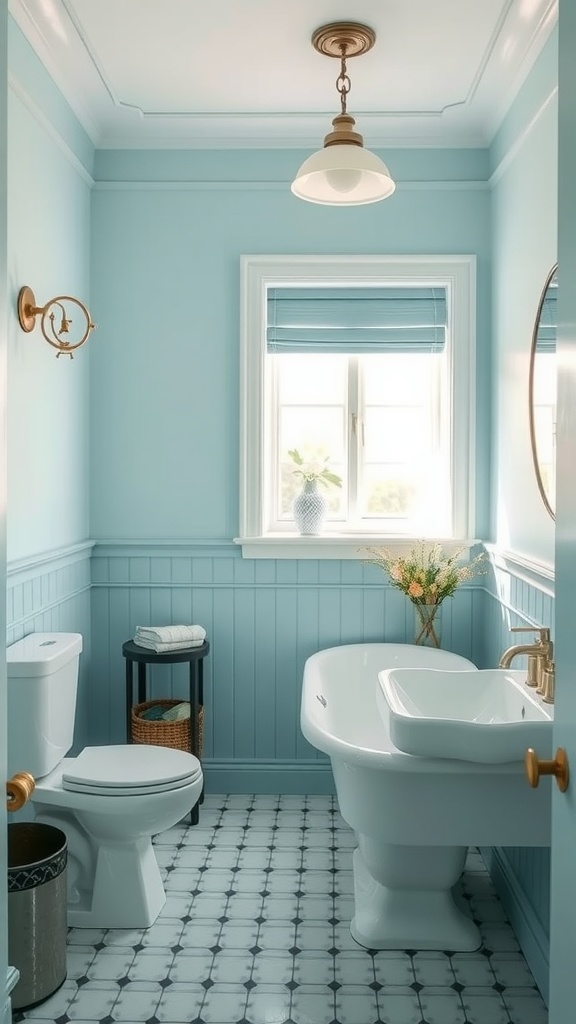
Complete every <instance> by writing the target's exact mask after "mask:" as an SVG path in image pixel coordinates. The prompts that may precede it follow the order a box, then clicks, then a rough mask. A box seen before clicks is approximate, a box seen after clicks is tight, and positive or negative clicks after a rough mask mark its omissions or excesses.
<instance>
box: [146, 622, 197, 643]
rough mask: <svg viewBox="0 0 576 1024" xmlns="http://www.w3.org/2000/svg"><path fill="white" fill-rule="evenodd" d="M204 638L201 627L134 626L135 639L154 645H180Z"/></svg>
mask: <svg viewBox="0 0 576 1024" xmlns="http://www.w3.org/2000/svg"><path fill="white" fill-rule="evenodd" d="M205 636H206V630H205V629H204V627H203V626H136V636H135V637H134V639H136V637H142V638H143V639H144V640H152V641H153V642H154V643H156V644H175V643H182V642H183V641H184V640H187V641H191V640H199V641H200V642H201V643H202V641H203V640H204V638H205Z"/></svg>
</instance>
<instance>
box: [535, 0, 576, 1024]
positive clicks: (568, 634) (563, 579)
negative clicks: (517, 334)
mask: <svg viewBox="0 0 576 1024" xmlns="http://www.w3.org/2000/svg"><path fill="white" fill-rule="evenodd" d="M559 17H560V31H559V40H560V43H559V46H560V75H559V133H558V134H559V154H558V155H559V159H558V167H559V195H558V211H559V224H558V263H559V274H558V281H559V285H558V328H559V330H558V341H559V344H558V412H557V434H556V437H557V480H558V492H557V498H556V553H555V559H556V669H557V695H556V710H555V717H556V725H555V729H554V739H555V748H556V747H564V749H565V750H566V753H567V755H568V763H569V767H570V769H571V771H572V778H571V781H570V784H569V787H568V789H567V791H566V793H561V792H559V790H558V789H557V787H556V785H555V783H554V781H553V780H550V779H544V780H543V782H541V783H540V784H541V785H552V786H553V789H554V793H553V804H552V893H551V897H552V900H551V904H552V905H551V922H550V926H551V942H550V1018H549V1024H568V1022H569V1021H572V1020H574V1019H575V1010H574V975H575V971H576V959H575V951H576V645H575V643H574V637H575V635H576V613H575V604H576V602H575V598H576V61H575V60H574V52H575V50H576V4H575V3H574V0H560V14H559Z"/></svg>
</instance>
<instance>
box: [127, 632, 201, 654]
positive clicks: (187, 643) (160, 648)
mask: <svg viewBox="0 0 576 1024" xmlns="http://www.w3.org/2000/svg"><path fill="white" fill-rule="evenodd" d="M134 643H135V644H137V646H138V647H145V648H146V650H147V651H154V653H155V654H168V651H189V650H190V648H191V647H202V644H203V643H204V641H203V640H182V641H180V643H174V644H157V643H155V642H154V641H153V640H146V639H145V638H144V637H141V636H140V635H139V634H138V633H136V635H135V637H134Z"/></svg>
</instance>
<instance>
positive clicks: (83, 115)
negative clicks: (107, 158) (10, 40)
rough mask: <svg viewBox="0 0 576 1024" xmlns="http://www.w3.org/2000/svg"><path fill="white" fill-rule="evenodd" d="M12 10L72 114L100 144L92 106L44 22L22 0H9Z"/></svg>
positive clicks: (91, 137)
mask: <svg viewBox="0 0 576 1024" xmlns="http://www.w3.org/2000/svg"><path fill="white" fill-rule="evenodd" d="M8 9H9V12H10V15H11V16H12V17H13V19H14V21H15V22H16V24H17V25H18V27H19V28H20V30H21V31H22V33H23V35H24V37H25V38H26V39H27V40H28V42H29V43H30V45H31V47H32V49H33V50H34V51H35V52H36V54H37V55H38V57H39V59H40V60H41V62H42V64H43V65H44V67H45V68H46V70H47V72H48V74H49V75H50V78H51V79H52V81H53V82H54V84H55V85H56V86H57V87H58V89H59V91H60V92H61V93H62V96H63V97H64V99H65V101H66V103H67V104H68V106H69V107H70V109H71V110H72V113H73V114H74V115H75V117H76V118H77V120H78V121H79V122H80V124H81V125H82V127H83V128H84V131H85V132H86V134H87V135H88V137H89V138H90V141H91V142H92V143H93V144H94V145H95V146H96V145H97V144H98V127H97V124H96V120H95V119H94V117H93V115H92V113H91V112H90V110H89V108H88V106H87V105H86V104H85V103H84V102H83V101H82V99H81V94H80V91H79V90H78V89H75V88H74V83H71V82H70V80H69V77H68V75H66V74H64V73H63V71H62V68H61V67H60V65H59V63H58V61H57V60H56V59H55V56H54V51H53V50H52V48H51V46H50V43H49V41H48V40H47V39H46V37H45V35H44V32H43V31H42V29H41V27H40V25H39V24H38V22H37V21H36V19H35V18H33V16H32V14H31V13H30V10H29V9H28V8H27V7H26V6H25V5H24V4H23V3H22V0H8Z"/></svg>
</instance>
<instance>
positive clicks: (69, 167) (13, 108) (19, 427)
mask: <svg viewBox="0 0 576 1024" xmlns="http://www.w3.org/2000/svg"><path fill="white" fill-rule="evenodd" d="M9 54H10V92H9V115H8V117H9V120H8V130H9V140H10V141H9V178H8V201H9V218H8V292H9V311H10V312H9V323H8V377H9V397H8V495H9V499H8V560H9V562H11V561H12V560H19V559H22V558H28V557H30V556H32V555H37V554H41V553H43V552H45V551H47V550H51V549H55V548H61V547H64V546H66V545H68V544H71V543H76V542H78V541H82V540H86V539H87V537H88V535H89V510H88V366H89V362H88V359H89V357H88V349H87V348H84V349H80V350H79V351H78V352H77V353H76V354H75V356H74V359H73V360H71V359H69V358H65V357H63V356H61V357H60V358H58V359H57V358H56V353H55V351H54V349H52V348H50V346H49V345H47V344H46V342H44V341H43V340H42V338H41V334H40V330H39V328H36V330H35V331H34V332H33V333H32V334H25V333H24V332H23V331H21V330H20V327H19V325H18V322H17V318H16V297H17V295H18V291H19V289H20V288H21V287H22V285H24V284H28V285H30V286H31V287H32V288H33V289H34V292H35V295H36V299H37V301H38V304H39V305H42V304H43V303H44V302H46V301H47V300H48V299H49V298H50V297H52V296H54V295H62V294H71V295H77V296H79V297H80V298H82V299H84V300H85V301H89V299H90V263H89V230H90V178H89V176H88V174H87V172H86V170H85V168H84V166H83V164H82V163H81V162H80V160H79V157H78V154H80V156H81V157H82V158H83V159H85V158H86V153H85V135H84V133H83V132H82V131H81V129H80V128H79V126H78V125H77V126H76V134H75V135H74V136H73V134H72V128H73V120H72V115H71V112H70V110H69V108H68V107H67V105H66V104H65V103H64V101H63V99H62V97H61V96H60V94H59V93H58V91H57V90H56V88H55V86H54V85H53V84H52V83H51V81H50V79H49V77H48V76H47V74H46V72H44V71H43V69H42V67H41V65H40V64H39V62H38V61H37V59H36V58H35V57H33V55H31V53H30V50H29V48H28V46H27V44H26V43H24V41H23V39H22V37H21V35H20V33H19V31H18V29H16V28H15V26H14V25H13V24H11V32H10V38H9ZM73 145H74V146H75V149H73V148H72V146H73Z"/></svg>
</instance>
